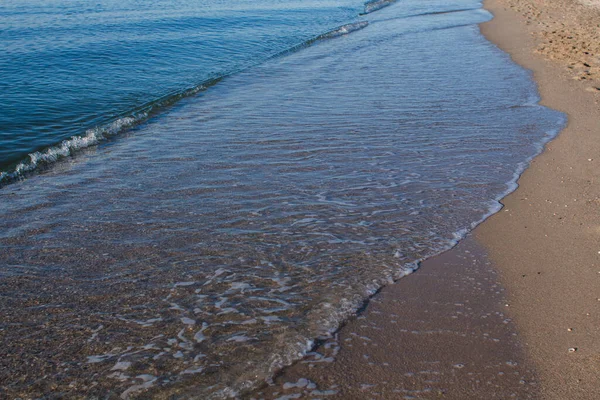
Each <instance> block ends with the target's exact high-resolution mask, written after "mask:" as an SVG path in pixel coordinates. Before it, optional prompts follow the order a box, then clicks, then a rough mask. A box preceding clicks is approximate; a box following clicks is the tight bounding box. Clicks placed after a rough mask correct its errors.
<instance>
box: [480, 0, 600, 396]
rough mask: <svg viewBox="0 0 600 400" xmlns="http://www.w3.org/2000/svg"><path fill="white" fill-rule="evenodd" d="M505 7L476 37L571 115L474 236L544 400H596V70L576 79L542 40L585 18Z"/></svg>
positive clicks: (599, 381)
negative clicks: (503, 293) (528, 74)
mask: <svg viewBox="0 0 600 400" xmlns="http://www.w3.org/2000/svg"><path fill="white" fill-rule="evenodd" d="M522 3H526V2H521V4H522ZM511 4H513V6H512V8H513V9H510V8H508V7H506V6H505V5H504V4H503V2H501V1H499V0H487V1H486V2H485V3H484V5H485V8H486V9H487V10H489V11H490V12H492V13H493V14H494V19H493V20H492V21H490V22H487V23H484V24H482V25H481V30H482V33H483V34H484V36H486V37H487V38H488V39H489V40H490V41H492V42H493V43H495V44H496V45H497V46H498V47H500V48H501V49H502V50H504V51H506V52H507V53H508V54H510V55H511V57H512V59H513V60H514V61H515V62H516V63H518V64H520V65H522V66H524V67H525V68H527V69H529V70H531V71H532V72H533V77H534V79H535V81H536V82H537V84H538V90H539V93H540V96H541V101H540V104H542V105H545V106H547V107H550V108H553V109H556V110H559V111H562V112H564V113H565V114H567V116H568V123H567V126H566V127H565V128H564V129H563V130H562V131H561V132H560V134H559V135H558V136H557V137H556V138H555V139H554V140H552V141H551V142H550V143H549V144H547V145H546V149H545V150H544V152H543V153H542V154H541V155H540V156H538V157H537V158H535V159H534V160H533V161H532V163H531V165H530V166H529V168H527V170H526V171H525V172H524V173H523V174H522V176H521V178H520V179H519V188H518V189H517V191H515V192H513V193H512V194H510V195H509V196H507V197H505V198H504V199H503V201H502V202H503V204H504V209H503V210H502V211H501V212H500V213H498V214H496V215H493V216H492V217H490V218H489V219H488V220H487V221H486V223H484V224H482V225H481V226H480V227H479V228H478V229H476V230H475V231H474V235H475V237H476V239H477V240H478V241H479V242H480V243H481V244H482V245H483V246H484V248H485V249H486V250H487V252H488V254H489V257H490V259H491V260H492V261H493V263H494V265H495V267H496V269H497V270H498V271H499V272H500V276H501V282H502V283H503V284H504V286H505V287H506V288H507V289H508V291H509V294H510V295H509V301H510V314H511V315H512V316H513V318H514V319H515V321H516V325H517V327H518V330H519V332H520V334H521V335H522V337H523V344H524V346H525V350H526V353H527V356H528V358H530V359H531V360H532V362H533V363H534V365H535V366H536V370H537V371H538V374H539V378H540V387H541V396H542V398H543V399H594V398H599V397H600V378H598V376H599V373H600V365H599V363H598V362H599V361H600V340H598V339H599V338H600V313H599V311H600V301H599V300H598V299H599V298H600V290H599V288H600V264H599V258H598V257H599V252H600V245H599V244H600V242H599V240H598V239H599V234H600V229H599V228H600V218H599V216H600V214H599V213H598V206H600V202H599V199H600V190H599V188H598V187H595V184H597V182H598V180H599V179H600V174H599V169H598V167H597V163H598V162H600V157H599V155H600V143H599V142H598V140H597V139H598V136H599V135H600V124H599V123H598V116H600V107H599V105H598V101H599V100H600V96H599V95H598V93H595V92H596V90H594V87H596V86H597V85H598V84H597V82H596V83H594V81H593V80H592V79H590V78H593V73H594V66H593V65H594V64H592V67H591V68H590V71H591V74H590V75H588V78H586V79H580V78H581V72H580V71H578V70H577V68H571V67H573V66H574V65H575V66H576V65H577V64H578V63H579V64H583V63H586V61H587V60H585V59H583V60H577V57H576V54H571V55H570V57H569V58H567V59H565V58H561V57H564V56H565V55H564V54H562V52H563V48H564V47H565V45H564V44H563V45H561V44H558V45H557V48H556V49H548V48H547V47H544V46H547V44H545V43H544V40H551V41H552V42H553V43H555V42H556V39H555V38H553V39H544V38H547V37H548V36H547V34H546V35H545V34H544V33H545V32H546V30H547V29H548V28H547V27H550V29H552V21H553V20H560V21H561V22H560V24H561V25H563V26H565V25H566V26H567V28H566V29H565V30H566V31H567V32H571V31H573V32H576V28H572V29H570V28H569V23H571V24H576V23H578V21H579V20H578V19H577V13H581V12H582V11H577V13H574V14H575V17H574V18H575V20H574V21H573V20H570V19H569V15H568V14H566V15H563V16H560V15H555V14H553V13H554V12H555V10H552V9H551V10H548V11H546V13H547V14H548V15H547V16H542V17H539V19H538V18H536V19H534V17H532V15H531V14H530V13H529V11H525V12H521V15H519V14H518V13H516V12H515V10H522V8H520V7H519V4H518V3H517V4H515V3H511ZM562 4H563V5H565V7H566V6H569V5H572V4H573V3H570V2H563V3H562ZM524 8H525V7H524ZM581 10H585V9H584V8H583V6H581ZM556 12H559V11H556ZM562 21H564V22H562ZM569 21H570V22H569ZM535 22H537V24H535ZM596 22H600V19H597V20H596ZM532 25H533V27H532ZM551 33H552V32H551ZM568 34H570V33H568ZM573 36H574V37H576V36H577V35H576V33H574V34H573ZM542 48H543V51H540V49H542ZM534 52H535V53H537V54H534ZM555 53H558V54H559V56H558V57H552V58H553V60H550V59H549V56H552V55H553V54H555ZM582 55H583V57H587V56H589V54H585V52H584V53H583V54H582ZM596 56H597V54H596ZM590 89H591V90H590Z"/></svg>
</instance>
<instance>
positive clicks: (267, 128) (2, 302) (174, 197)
mask: <svg viewBox="0 0 600 400" xmlns="http://www.w3.org/2000/svg"><path fill="white" fill-rule="evenodd" d="M489 19H491V15H490V14H489V13H488V12H487V11H485V10H483V9H482V6H481V3H480V2H479V1H477V0H398V1H392V0H383V1H381V0H376V1H371V2H368V3H364V1H363V0H172V1H168V2H165V1H156V0H145V1H140V0H119V1H116V0H98V1H93V2H90V1H82V0H44V1H42V0H20V1H10V0H8V1H6V0H5V1H1V2H0V54H1V57H0V171H1V172H0V312H1V314H2V318H1V319H0V393H3V394H2V396H7V397H10V398H47V399H54V398H84V397H86V398H103V399H104V398H106V399H112V398H122V399H129V398H132V399H133V398H157V399H167V398H168V399H188V398H197V399H224V398H236V397H237V398H244V396H247V393H249V391H250V390H252V389H254V388H256V387H258V386H260V385H264V384H265V383H268V382H269V381H270V379H271V378H272V377H273V376H274V374H276V373H277V372H278V371H280V370H281V368H283V367H284V366H286V365H289V364H291V363H293V362H296V361H298V360H300V359H301V358H302V357H303V356H304V355H305V354H306V353H307V352H309V351H311V349H312V348H313V347H314V346H315V344H316V343H318V342H319V340H324V339H326V338H328V337H331V335H333V334H335V332H336V330H337V329H338V328H339V327H340V325H341V324H342V323H343V322H344V321H345V320H347V319H348V318H349V317H351V316H353V315H355V313H356V312H357V310H359V309H360V308H361V307H362V306H363V305H364V304H365V302H366V301H368V299H369V298H370V297H371V296H373V295H374V294H376V293H377V291H378V290H379V289H380V288H381V287H382V286H384V285H386V284H391V283H393V282H394V281H395V280H397V279H400V278H402V277H403V276H405V275H407V274H410V273H412V272H413V271H414V270H415V269H417V268H418V265H419V262H420V261H421V260H423V259H425V258H427V257H430V256H432V255H435V254H439V253H440V252H442V251H445V250H447V249H449V248H451V247H452V246H454V245H455V244H456V243H457V241H459V240H460V239H461V238H462V237H464V235H465V234H467V233H468V232H469V231H470V230H471V229H473V228H474V227H475V226H476V225H477V224H478V223H480V222H481V221H483V220H484V219H485V218H486V217H488V216H489V215H491V214H492V213H494V212H497V211H498V210H500V208H501V203H500V199H501V198H502V197H503V196H505V195H506V194H507V193H509V192H511V191H513V190H514V189H515V188H516V180H517V178H518V177H519V175H520V173H521V172H522V171H523V170H524V169H525V168H526V167H527V165H528V163H529V162H530V161H531V159H532V157H534V156H535V155H537V154H538V153H539V152H540V151H541V150H542V149H543V146H544V144H545V143H546V142H547V141H548V140H550V139H552V138H553V137H554V136H555V135H556V134H557V132H558V131H559V130H560V129H561V128H562V127H563V126H564V124H565V117H564V115H562V114H560V113H558V112H556V111H553V110H550V109H547V108H545V107H542V106H541V105H539V104H538V101H539V97H538V93H537V89H536V86H535V83H534V82H533V80H532V76H531V73H530V72H529V71H527V70H524V69H523V68H521V67H519V66H517V65H516V64H515V63H513V62H512V60H511V59H510V58H509V56H508V55H507V54H505V53H503V52H502V51H501V50H500V49H498V48H497V47H496V46H495V45H493V44H491V43H490V42H488V41H487V40H486V39H485V38H484V37H483V36H482V35H481V33H480V31H479V27H478V24H479V23H482V22H484V21H487V20H489ZM330 361H331V360H329V359H324V360H323V362H330ZM315 396H317V395H316V394H315Z"/></svg>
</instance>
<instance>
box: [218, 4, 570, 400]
mask: <svg viewBox="0 0 600 400" xmlns="http://www.w3.org/2000/svg"><path fill="white" fill-rule="evenodd" d="M383 1H387V0H383ZM481 9H484V10H486V9H485V8H484V6H483V3H481ZM486 11H488V10H486ZM488 12H489V11H488ZM490 14H491V13H490ZM482 23H485V22H482ZM478 27H479V28H480V29H479V34H480V35H481V36H482V37H484V38H485V39H486V41H487V42H488V43H490V44H492V45H493V46H494V47H495V48H496V49H498V50H499V51H501V52H502V53H504V54H506V55H507V56H509V58H510V60H511V62H512V63H513V64H515V65H519V67H521V68H523V69H525V70H526V71H527V72H528V75H529V79H530V80H531V81H532V82H534V83H535V88H536V93H535V96H536V97H535V99H531V100H532V101H531V103H530V104H527V105H528V106H532V107H544V106H542V105H541V104H540V102H541V98H540V95H539V90H538V85H537V82H536V81H535V79H534V77H533V71H531V70H530V69H528V68H525V67H524V66H522V65H520V64H518V63H516V62H515V61H514V60H512V57H510V54H508V53H506V52H505V51H504V50H502V49H501V48H500V47H499V46H498V45H496V44H495V43H494V42H492V41H490V40H489V39H488V38H487V37H486V36H485V35H484V34H483V33H482V32H481V23H480V24H478ZM567 123H568V119H567V116H566V115H564V114H563V119H562V121H561V124H560V126H558V127H556V128H555V129H553V130H551V131H549V132H546V136H545V137H544V138H543V139H542V140H541V141H540V142H539V143H538V144H537V149H536V152H535V153H534V154H533V155H531V156H530V157H528V158H527V159H526V160H524V161H522V162H521V163H519V164H517V166H516V169H515V172H514V175H513V178H512V179H511V180H510V181H508V182H506V183H505V185H506V187H507V188H506V190H505V191H504V192H502V193H501V194H499V195H498V196H497V197H496V198H495V199H494V200H493V201H492V202H491V203H490V205H489V210H488V212H487V213H485V214H484V215H483V216H482V217H481V218H480V219H479V220H477V221H475V222H473V223H471V225H470V227H469V228H464V229H461V230H459V231H457V232H455V233H454V238H453V240H451V241H449V243H448V244H447V246H445V247H442V248H441V249H437V250H434V251H433V252H431V253H430V254H428V255H426V256H424V257H421V258H419V259H417V260H414V261H411V262H408V263H405V264H404V265H403V266H402V267H400V268H399V269H398V271H397V273H396V274H395V275H394V277H393V280H392V281H388V282H387V283H382V284H381V285H380V286H378V287H376V288H374V289H373V290H369V292H368V293H367V294H365V297H364V299H363V300H362V301H361V302H360V304H358V305H356V307H355V308H354V309H353V310H349V312H347V317H346V318H343V319H342V320H341V321H340V322H339V324H338V326H337V328H336V329H333V330H331V331H330V332H328V336H327V337H320V338H315V339H313V340H312V341H310V342H309V343H308V347H307V348H306V350H305V351H304V355H303V356H301V357H299V358H297V359H296V360H293V361H292V362H290V363H287V364H286V365H283V366H281V367H280V368H277V369H275V371H274V372H273V374H272V376H271V377H269V378H268V379H267V380H265V382H262V383H259V384H257V385H255V386H252V387H247V388H244V390H243V392H242V393H241V394H246V395H247V394H250V393H252V392H254V391H256V390H260V388H261V387H262V388H264V387H266V386H268V385H269V384H271V383H272V382H273V380H274V379H276V378H277V377H278V376H280V375H283V374H284V373H285V369H286V368H288V367H290V366H292V365H294V364H296V363H298V362H300V361H301V360H303V359H304V358H305V357H306V354H308V353H310V352H315V351H318V349H319V348H320V347H321V346H322V345H323V344H324V343H325V342H326V341H327V339H329V338H332V337H334V336H336V335H337V334H339V333H340V332H341V331H342V330H343V329H344V327H345V325H346V324H347V322H348V321H349V319H350V318H355V317H359V316H361V315H362V314H363V313H364V312H365V311H366V309H367V308H368V306H369V303H370V302H371V300H372V299H374V298H376V297H377V296H378V295H379V294H380V293H381V291H382V290H383V289H384V288H385V287H386V286H388V285H392V284H395V283H397V282H398V281H399V280H400V279H402V278H404V277H406V276H408V275H410V274H412V273H414V272H416V271H417V270H419V269H420V267H421V265H422V264H423V263H424V262H425V261H427V260H429V259H432V258H435V257H438V256H440V255H441V254H444V253H446V252H448V251H451V250H452V249H454V248H455V247H456V246H458V245H459V243H460V242H461V241H462V240H464V239H466V238H467V237H468V236H469V235H470V234H471V233H472V232H473V231H474V230H475V229H476V228H477V227H478V226H479V225H481V224H482V223H484V222H485V221H486V220H487V219H488V218H490V217H491V216H493V215H495V214H496V213H498V212H499V211H501V210H502V209H503V208H504V204H503V202H502V200H503V199H504V198H506V197H507V196H509V195H510V194H512V193H513V192H515V191H516V190H517V189H518V188H519V180H520V178H521V176H522V175H523V173H524V172H525V171H526V170H527V168H529V166H530V165H531V162H532V161H533V160H534V159H535V158H536V157H538V156H539V155H541V154H542V153H544V151H545V149H546V146H547V145H548V143H550V142H551V141H552V140H554V139H556V138H557V137H558V135H559V134H560V133H561V132H562V131H563V130H564V128H565V127H566V125H567ZM211 398H213V397H211ZM215 398H219V397H215Z"/></svg>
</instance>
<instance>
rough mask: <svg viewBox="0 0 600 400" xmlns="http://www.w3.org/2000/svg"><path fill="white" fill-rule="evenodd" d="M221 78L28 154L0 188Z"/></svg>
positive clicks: (3, 175)
mask: <svg viewBox="0 0 600 400" xmlns="http://www.w3.org/2000/svg"><path fill="white" fill-rule="evenodd" d="M222 79H223V77H218V78H214V79H210V80H207V81H205V82H203V83H202V84H200V85H199V86H196V87H194V88H191V89H186V90H183V91H174V92H171V93H169V94H167V95H164V96H162V97H160V98H159V99H157V100H154V101H152V102H149V103H146V104H144V105H142V106H140V107H137V108H136V109H134V110H131V111H130V112H129V113H127V114H125V115H121V116H119V117H117V118H116V119H114V120H112V121H111V122H108V123H107V124H105V125H101V126H97V127H94V128H91V129H88V130H87V131H85V133H84V134H83V135H79V136H72V137H70V138H69V139H66V140H63V141H62V142H60V144H57V145H54V146H50V147H48V148H46V149H44V150H42V151H36V152H33V153H30V154H29V155H28V156H27V158H26V159H25V160H22V161H21V162H19V163H18V164H17V165H16V166H15V167H14V169H13V170H12V171H11V172H3V171H0V188H1V187H3V186H6V185H7V184H10V183H13V182H15V181H18V180H20V179H23V178H25V177H27V176H28V175H29V174H31V173H34V172H36V171H39V170H42V169H44V168H48V167H49V166H51V165H52V164H54V163H56V162H57V161H59V160H61V159H63V158H66V157H69V156H72V155H74V154H75V153H76V152H77V151H78V150H81V149H85V148H87V147H90V146H94V145H97V144H100V143H102V142H105V141H107V140H109V139H111V138H112V137H114V136H117V135H119V134H120V133H122V132H124V131H126V130H128V129H130V128H132V127H134V126H135V125H137V124H140V123H142V122H144V121H146V120H148V119H149V118H150V117H152V116H153V115H156V114H157V113H159V112H160V111H162V110H164V109H165V108H167V107H169V106H171V105H173V104H175V103H176V102H177V101H179V100H181V99H182V98H185V97H188V96H192V95H194V94H196V93H198V92H200V91H201V90H204V89H206V88H208V87H210V86H212V85H215V84H216V83H218V82H219V81H220V80H222Z"/></svg>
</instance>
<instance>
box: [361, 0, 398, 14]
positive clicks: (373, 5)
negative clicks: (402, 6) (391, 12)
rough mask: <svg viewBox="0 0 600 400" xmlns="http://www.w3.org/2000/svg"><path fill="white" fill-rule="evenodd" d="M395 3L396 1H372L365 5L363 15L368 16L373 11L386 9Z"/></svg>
mask: <svg viewBox="0 0 600 400" xmlns="http://www.w3.org/2000/svg"><path fill="white" fill-rule="evenodd" d="M395 2H396V0H372V1H367V2H366V3H365V10H364V11H363V14H370V13H372V12H374V11H377V10H381V9H382V8H383V7H387V6H389V5H392V4H394V3H395Z"/></svg>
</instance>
